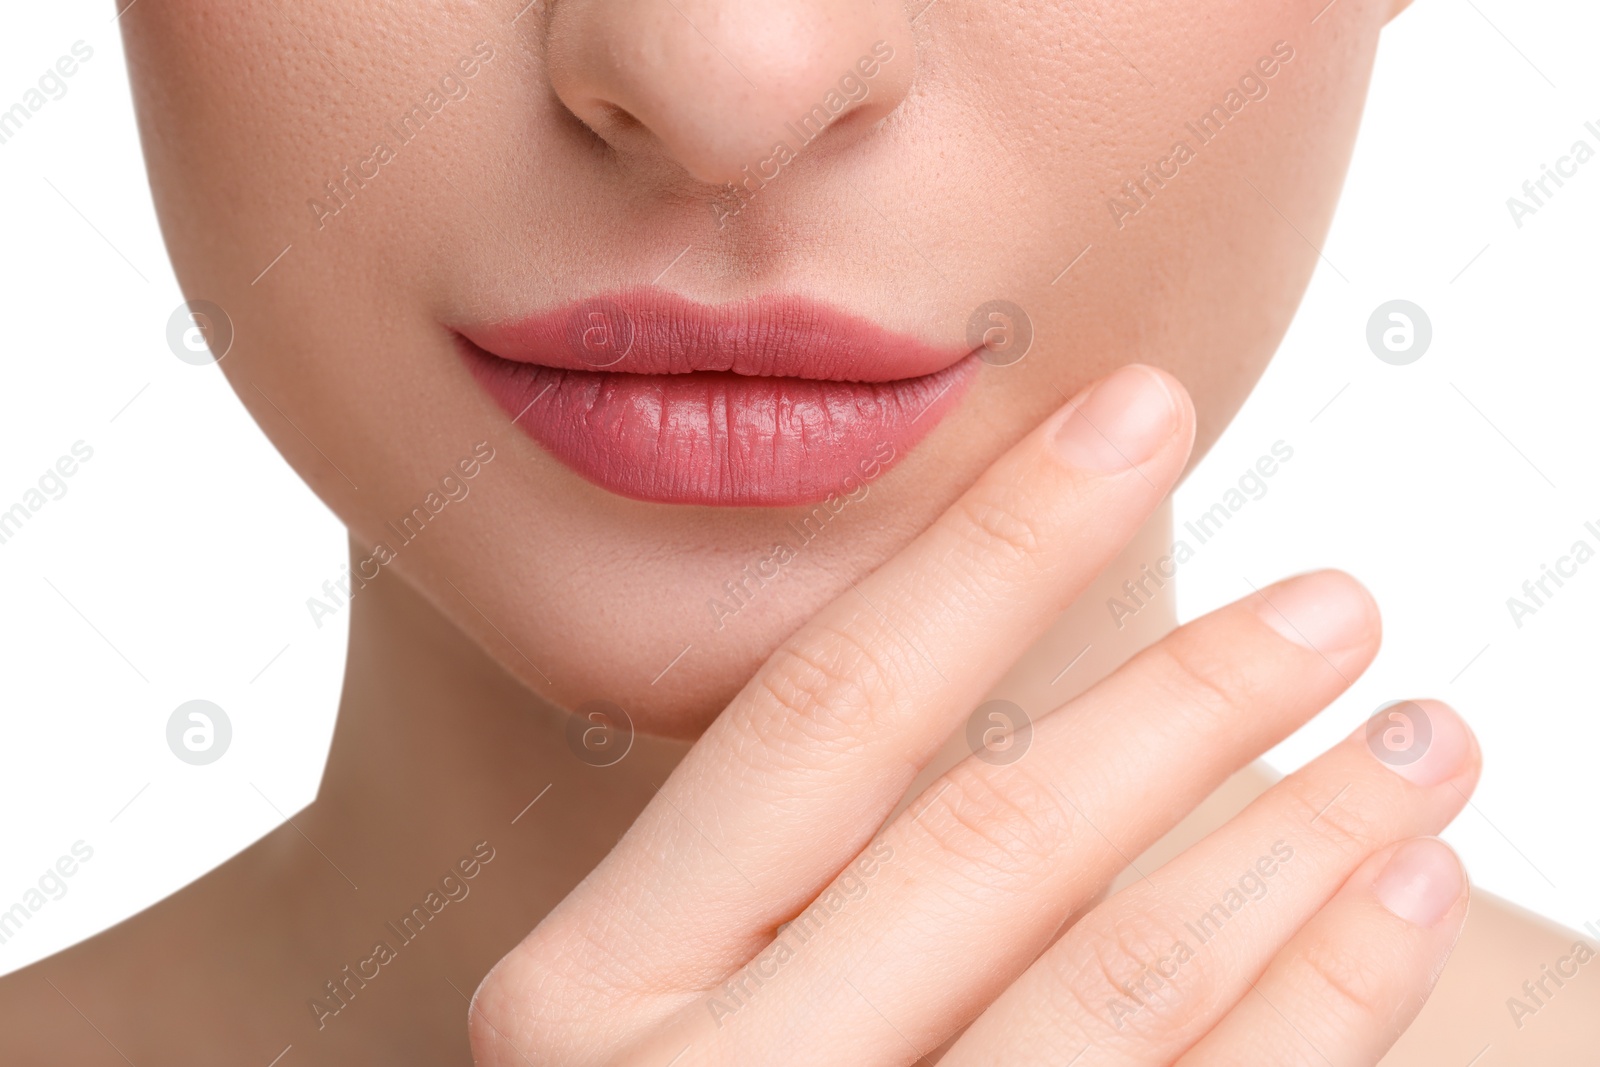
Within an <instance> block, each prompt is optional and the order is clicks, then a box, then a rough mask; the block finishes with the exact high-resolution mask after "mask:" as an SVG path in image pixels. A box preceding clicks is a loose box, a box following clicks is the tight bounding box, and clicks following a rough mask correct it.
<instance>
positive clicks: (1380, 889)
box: [1372, 837, 1463, 928]
mask: <svg viewBox="0 0 1600 1067" xmlns="http://www.w3.org/2000/svg"><path fill="white" fill-rule="evenodd" d="M1462 882H1463V877H1462V873H1461V863H1460V861H1458V860H1457V859H1456V854H1455V853H1454V852H1452V851H1450V846H1449V845H1446V844H1445V843H1444V842H1443V841H1439V840H1436V839H1434V838H1431V837H1423V838H1418V839H1417V840H1415V841H1407V842H1406V843H1405V844H1403V845H1401V846H1400V847H1399V848H1397V849H1395V851H1394V855H1392V856H1390V857H1389V862H1388V863H1386V864H1384V866H1383V871H1382V872H1381V873H1380V874H1379V875H1378V877H1377V878H1375V879H1374V880H1373V882H1372V892H1373V895H1374V896H1376V897H1377V898H1378V903H1380V904H1382V905H1383V906H1384V907H1385V908H1388V909H1389V910H1390V911H1391V912H1393V913H1394V914H1396V915H1398V916H1399V917H1400V918H1402V919H1404V920H1405V921H1406V922H1408V923H1412V924H1414V925H1416V926H1421V927H1424V928H1426V927H1429V926H1432V925H1433V924H1434V923H1436V922H1438V921H1439V920H1440V919H1442V918H1444V917H1445V914H1446V913H1447V912H1449V910H1450V908H1451V907H1452V906H1453V905H1454V904H1455V902H1456V901H1457V900H1459V899H1460V898H1461V886H1462Z"/></svg>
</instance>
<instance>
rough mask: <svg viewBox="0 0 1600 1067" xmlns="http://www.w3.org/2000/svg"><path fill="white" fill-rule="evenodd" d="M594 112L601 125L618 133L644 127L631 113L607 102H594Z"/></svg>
mask: <svg viewBox="0 0 1600 1067" xmlns="http://www.w3.org/2000/svg"><path fill="white" fill-rule="evenodd" d="M595 111H596V113H597V115H598V117H599V119H600V122H601V124H602V125H604V126H606V127H607V128H608V129H612V130H616V131H618V132H619V133H627V132H630V131H633V130H638V129H642V128H643V127H644V123H642V122H640V121H639V119H638V118H637V117H636V116H635V115H634V113H633V112H631V111H629V110H628V109H627V108H625V107H620V106H618V105H616V104H613V103H611V102H610V101H607V100H599V101H596V102H595Z"/></svg>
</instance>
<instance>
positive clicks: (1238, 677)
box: [1151, 635, 1256, 726]
mask: <svg viewBox="0 0 1600 1067" xmlns="http://www.w3.org/2000/svg"><path fill="white" fill-rule="evenodd" d="M1185 636H1187V637H1192V635H1185ZM1151 651H1152V654H1153V655H1155V656H1156V657H1158V659H1159V661H1160V665H1161V667H1162V668H1163V669H1162V670H1161V671H1160V672H1159V673H1160V674H1161V675H1162V676H1163V677H1164V678H1165V679H1166V683H1165V684H1166V686H1167V688H1168V691H1169V692H1170V693H1171V695H1172V696H1173V697H1174V698H1176V700H1177V701H1178V702H1179V704H1180V706H1182V707H1185V708H1191V709H1193V710H1195V711H1197V712H1199V713H1200V715H1202V716H1203V717H1204V718H1206V719H1207V720H1208V721H1210V722H1212V723H1213V724H1215V725H1217V726H1226V725H1228V724H1230V723H1231V722H1232V721H1233V720H1234V719H1236V718H1237V717H1238V715H1239V713H1240V712H1241V711H1242V710H1244V709H1246V708H1249V707H1251V706H1252V705H1253V704H1254V701H1255V697H1256V687H1255V685H1254V684H1253V683H1252V679H1251V678H1250V674H1249V672H1248V670H1247V669H1246V668H1244V667H1243V666H1241V665H1240V664H1238V663H1236V662H1234V661H1233V660H1232V659H1230V658H1229V657H1228V655H1226V654H1222V655H1219V654H1217V653H1216V652H1214V651H1211V650H1210V649H1208V648H1207V647H1205V646H1204V645H1203V644H1202V643H1201V642H1199V641H1196V640H1192V639H1189V640H1181V639H1180V640H1169V641H1163V642H1162V643H1160V644H1158V645H1156V646H1155V648H1154V649H1152V650H1151Z"/></svg>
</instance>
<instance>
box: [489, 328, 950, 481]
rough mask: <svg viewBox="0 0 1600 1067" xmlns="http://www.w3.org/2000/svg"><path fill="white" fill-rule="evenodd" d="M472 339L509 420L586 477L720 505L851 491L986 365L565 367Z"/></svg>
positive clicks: (927, 426) (905, 446) (923, 429)
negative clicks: (911, 374) (853, 373)
mask: <svg viewBox="0 0 1600 1067" xmlns="http://www.w3.org/2000/svg"><path fill="white" fill-rule="evenodd" d="M462 349H463V351H464V352H465V354H466V358H467V364H468V366H469V367H470V368H471V370H472V373H473V376H474V377H475V378H477V380H478V382H479V384H481V385H482V386H483V387H484V389H486V390H487V391H488V392H489V395H490V396H492V397H493V398H494V399H495V401H496V402H497V403H498V404H499V405H500V407H501V408H502V409H504V410H505V412H506V413H507V414H508V415H509V416H511V418H512V421H513V422H515V423H516V424H517V425H518V426H519V427H521V428H522V430H523V431H524V432H526V433H527V434H528V435H529V436H530V437H532V438H533V439H534V440H535V441H536V442H538V443H539V444H540V445H541V446H542V447H543V448H544V449H545V450H546V451H548V452H550V453H551V454H552V455H554V456H555V457H556V458H557V459H559V460H561V462H562V463H564V464H566V465H567V466H568V467H570V468H572V470H574V471H576V472H577V473H578V474H580V475H582V476H583V477H584V478H587V479H588V480H589V481H591V482H593V483H595V484H596V485H599V486H601V487H602V488H605V489H608V490H610V491H611V492H613V493H617V494H620V495H622V496H626V497H632V498H633V499H635V500H647V501H651V502H654V503H662V504H706V505H713V506H721V507H786V506H791V505H796V504H811V503H815V502H817V501H820V500H824V499H826V498H827V497H828V496H829V495H831V494H839V495H843V494H846V493H850V492H853V491H854V490H855V488H856V487H857V486H858V485H860V484H863V483H864V482H866V481H870V480H871V479H872V478H875V477H877V476H878V475H879V474H880V473H882V471H883V470H884V469H886V468H887V467H888V466H890V465H891V464H892V463H894V462H895V461H896V460H897V459H899V458H900V457H901V456H903V455H905V453H906V452H908V451H910V449H911V448H912V447H913V446H914V445H915V444H916V443H917V442H918V441H920V440H921V439H922V438H923V437H924V436H925V435H926V434H927V433H928V432H929V431H930V430H932V429H933V427H934V426H935V425H937V424H938V422H939V420H940V419H941V418H943V417H944V416H945V415H947V414H948V413H949V412H950V411H951V410H952V409H953V408H954V407H955V406H956V404H957V403H958V402H959V401H960V399H961V397H962V395H963V394H964V393H965V392H966V390H967V387H968V386H969V385H970V384H971V383H972V380H973V378H974V377H975V376H976V374H977V371H978V366H979V364H978V360H977V358H976V357H975V356H968V357H967V358H965V359H962V360H961V361H959V362H957V363H955V364H953V365H951V366H949V367H946V368H945V369H944V370H941V371H936V372H935V373H932V374H927V375H924V376H922V377H919V378H902V379H898V380H895V381H887V382H844V381H831V380H821V379H811V378H775V377H757V376H751V375H740V374H732V373H723V372H697V373H692V374H627V373H613V372H606V371H575V370H557V369H554V368H551V367H544V366H540V365H538V364H534V363H521V362H514V361H512V360H506V359H500V358H499V357H497V356H492V355H490V354H489V353H487V352H485V351H483V350H482V349H481V348H478V347H477V346H476V345H473V344H472V343H471V342H468V341H466V340H465V339H463V340H462Z"/></svg>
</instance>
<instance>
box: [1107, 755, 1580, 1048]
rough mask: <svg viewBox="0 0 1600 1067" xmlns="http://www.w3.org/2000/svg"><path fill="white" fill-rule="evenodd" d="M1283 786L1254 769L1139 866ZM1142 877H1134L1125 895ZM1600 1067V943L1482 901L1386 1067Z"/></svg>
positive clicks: (1479, 896)
mask: <svg viewBox="0 0 1600 1067" xmlns="http://www.w3.org/2000/svg"><path fill="white" fill-rule="evenodd" d="M1277 778H1278V776H1277V775H1276V774H1275V773H1274V772H1273V771H1272V770H1270V769H1269V768H1268V767H1266V766H1265V765H1264V764H1259V763H1258V764H1254V765H1252V766H1250V767H1246V768H1245V769H1244V770H1241V771H1240V772H1239V773H1238V774H1236V775H1234V776H1233V778H1231V779H1229V781H1228V782H1227V783H1226V784H1224V785H1223V786H1222V787H1221V788H1220V789H1218V790H1217V791H1216V792H1215V793H1213V794H1212V795H1211V797H1210V798H1208V799H1207V800H1206V802H1205V803H1203V804H1202V805H1200V807H1198V808H1196V809H1195V810H1194V812H1193V813H1192V814H1190V816H1189V817H1188V818H1187V819H1185V820H1184V821H1183V822H1182V823H1180V824H1179V825H1178V826H1176V827H1174V828H1173V830H1172V831H1171V832H1170V833H1169V834H1167V836H1166V837H1164V838H1163V839H1162V840H1161V841H1160V842H1159V843H1158V844H1157V845H1156V846H1155V847H1153V848H1151V849H1150V850H1149V851H1148V852H1147V853H1145V854H1144V855H1143V856H1141V857H1140V860H1139V867H1140V868H1141V869H1143V870H1150V869H1153V868H1154V867H1159V866H1160V865H1161V864H1163V863H1165V862H1167V861H1168V860H1170V859H1172V858H1173V857H1174V856H1176V855H1178V853H1180V852H1181V851H1183V850H1184V849H1186V848H1188V847H1189V846H1190V845H1192V844H1194V843H1195V842H1196V841H1199V840H1200V838H1202V837H1203V836H1204V835H1205V834H1207V833H1209V832H1210V831H1212V830H1214V829H1215V828H1217V827H1218V826H1221V825H1222V824H1223V823H1224V822H1226V821H1227V820H1228V819H1230V818H1232V817H1233V816H1234V815H1236V814H1238V813H1239V812H1240V811H1241V810H1242V809H1243V808H1244V807H1245V806H1246V805H1248V804H1249V803H1250V802H1251V801H1252V800H1254V799H1255V798H1256V797H1258V796H1260V795H1261V794H1262V793H1263V792H1265V791H1266V790H1267V789H1268V788H1269V787H1270V786H1271V785H1272V784H1273V782H1275V781H1277ZM1133 877H1135V876H1134V875H1133V874H1132V873H1131V872H1130V873H1128V874H1125V875H1124V876H1123V878H1122V879H1120V880H1119V882H1118V887H1119V888H1120V886H1121V885H1124V884H1127V883H1128V882H1129V881H1131V880H1132V879H1133ZM1595 1064H1600V934H1594V933H1589V934H1584V933H1579V932H1577V931H1573V930H1566V929H1563V928H1562V927H1560V926H1558V925H1556V924H1555V923H1552V922H1550V921H1548V920H1546V919H1543V918H1541V917H1540V916H1537V915H1534V914H1533V913H1531V912H1528V911H1524V910H1523V909H1521V908H1519V907H1517V906H1516V905H1514V904H1512V903H1510V902H1509V901H1505V900H1502V899H1500V898H1499V897H1496V896H1494V895H1492V894H1490V893H1483V892H1477V891H1474V893H1473V897H1472V904H1471V907H1470V909H1469V911H1468V913H1467V922H1466V926H1465V928H1464V929H1463V930H1462V932H1461V939H1460V941H1458V942H1457V943H1456V949H1455V952H1454V953H1453V954H1452V955H1451V957H1450V961H1449V962H1448V963H1447V964H1446V965H1445V969H1444V971H1443V973H1442V974H1441V975H1440V977H1439V984H1438V985H1437V986H1436V987H1435V989H1434V993H1433V996H1432V997H1430V998H1429V999H1428V1002H1427V1004H1425V1005H1424V1006H1423V1008H1422V1012H1421V1014H1420V1015H1418V1017H1417V1020H1416V1022H1414V1023H1413V1024H1412V1026H1411V1028H1410V1029H1409V1030H1407V1031H1406V1033H1405V1035H1404V1036H1403V1037H1401V1039H1400V1041H1399V1043H1397V1044H1396V1045H1395V1047H1394V1048H1393V1049H1392V1050H1391V1051H1390V1053H1389V1055H1388V1056H1386V1057H1385V1058H1384V1060H1383V1067H1469V1065H1470V1067H1533V1065H1537V1067H1594V1065H1595Z"/></svg>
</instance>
